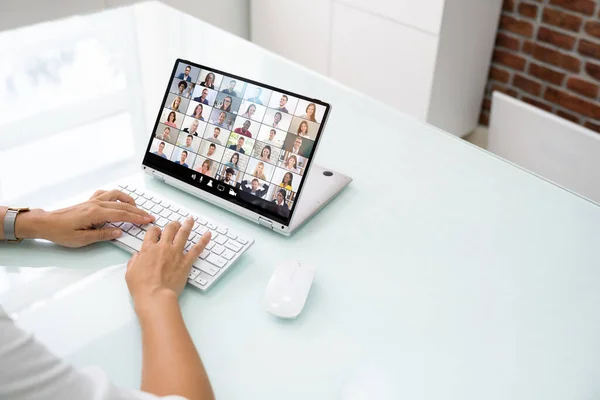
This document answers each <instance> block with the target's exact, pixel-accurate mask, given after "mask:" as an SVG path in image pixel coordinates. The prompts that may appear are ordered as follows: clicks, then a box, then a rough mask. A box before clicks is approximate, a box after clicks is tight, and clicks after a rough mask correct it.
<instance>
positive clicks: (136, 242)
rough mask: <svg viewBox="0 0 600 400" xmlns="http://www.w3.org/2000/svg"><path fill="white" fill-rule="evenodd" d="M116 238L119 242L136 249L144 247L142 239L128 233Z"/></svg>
mask: <svg viewBox="0 0 600 400" xmlns="http://www.w3.org/2000/svg"><path fill="white" fill-rule="evenodd" d="M115 240H116V241H117V242H120V243H123V244H124V245H127V246H129V247H131V248H132V249H133V250H135V251H140V249H141V248H142V243H143V242H142V241H141V240H140V239H138V238H136V237H133V236H131V235H129V234H127V233H125V234H123V235H121V236H119V237H118V238H116V239H115Z"/></svg>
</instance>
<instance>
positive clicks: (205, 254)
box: [200, 249, 210, 260]
mask: <svg viewBox="0 0 600 400" xmlns="http://www.w3.org/2000/svg"><path fill="white" fill-rule="evenodd" d="M209 254H210V251H208V250H206V249H204V250H203V251H202V254H200V258H201V259H202V260H204V259H205V258H206V257H208V255H209Z"/></svg>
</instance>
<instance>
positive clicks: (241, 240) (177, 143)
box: [115, 59, 352, 290]
mask: <svg viewBox="0 0 600 400" xmlns="http://www.w3.org/2000/svg"><path fill="white" fill-rule="evenodd" d="M330 112H331V106H330V105H329V104H328V103H326V102H324V101H322V100H319V99H315V98H312V97H310V96H307V95H303V94H299V93H293V92H291V91H289V90H286V89H283V88H277V87H274V86H271V85H268V84H266V83H263V82H257V81H254V80H252V79H248V78H246V77H243V76H238V75H234V74H231V73H228V72H225V71H220V70H217V69H215V68H212V67H210V66H205V65H201V64H197V63H194V62H191V61H188V60H182V59H177V60H176V61H175V64H174V66H173V70H172V72H171V76H170V77H169V80H168V84H167V88H166V91H165V95H164V97H163V100H162V104H161V107H160V110H159V112H158V116H157V118H156V122H155V124H154V129H153V130H152V134H151V137H150V140H149V143H148V147H147V149H146V153H145V156H144V160H143V162H142V169H143V170H144V171H145V172H146V173H148V174H150V175H152V176H153V177H155V178H158V179H160V180H162V181H164V182H165V183H166V184H168V185H171V186H174V187H177V188H179V189H181V190H183V191H185V192H188V193H190V194H192V195H194V196H196V197H198V198H200V199H203V200H205V201H208V202H210V203H212V204H215V205H217V206H219V207H222V208H224V209H227V210H229V211H231V212H233V213H235V214H237V215H239V216H241V217H244V218H246V219H249V220H251V221H253V222H255V223H256V224H259V225H261V226H262V227H265V228H268V229H271V230H273V231H275V232H278V233H280V234H283V235H288V236H289V235H291V234H292V233H293V232H294V231H296V230H297V229H298V228H299V227H300V226H302V225H303V224H304V223H305V222H306V221H307V220H309V219H310V217H311V216H313V215H314V214H315V213H316V212H317V211H319V210H320V209H321V208H322V207H324V206H325V205H326V204H327V203H328V202H330V201H331V200H332V199H333V198H334V197H335V196H336V195H337V194H338V193H340V192H341V191H342V189H343V188H344V187H346V186H347V185H348V184H349V183H350V182H351V180H352V179H351V178H349V177H348V176H346V175H343V174H341V173H337V172H334V171H330V170H327V169H326V168H323V167H319V166H316V165H314V164H313V160H314V157H315V153H316V151H317V148H318V145H319V142H320V141H321V138H322V135H323V131H324V128H325V124H326V122H327V118H328V117H329V114H330ZM120 189H121V190H123V191H124V192H127V193H128V194H130V195H132V196H134V198H135V199H136V203H138V206H141V207H143V208H145V209H146V210H147V211H149V212H151V213H153V214H154V215H156V216H157V221H156V222H155V224H157V225H159V226H161V225H163V226H164V224H166V223H168V222H169V221H173V220H183V218H186V217H187V216H188V215H189V214H190V213H189V212H187V211H186V210H183V209H182V208H181V207H179V206H177V205H173V204H172V202H170V201H168V199H167V200H164V199H159V197H158V196H156V195H154V194H150V193H145V192H143V191H141V190H139V189H137V188H134V187H131V186H126V185H125V186H121V188H120ZM140 203H143V204H140ZM194 218H195V219H196V221H197V223H196V224H195V226H194V231H193V233H194V232H195V233H197V234H198V235H200V234H201V233H203V232H205V231H206V230H209V229H210V230H212V231H213V241H211V245H209V247H210V249H207V250H206V251H205V252H204V253H203V255H202V256H201V258H200V259H199V261H198V265H194V269H193V270H192V273H191V274H190V280H189V282H190V283H192V284H193V285H195V286H197V287H199V288H201V289H203V290H205V289H207V288H208V287H210V286H211V284H212V283H213V282H214V281H216V280H217V278H218V277H219V276H221V275H222V272H224V271H225V270H226V269H227V268H228V267H229V266H230V265H231V264H233V263H234V262H235V260H236V259H237V258H238V257H239V256H240V255H241V254H242V253H243V252H245V251H246V250H247V249H248V248H249V247H250V246H251V245H252V243H253V242H254V240H253V239H252V238H251V235H249V234H245V235H241V234H239V233H238V232H239V230H237V229H236V230H234V229H231V227H225V226H223V224H219V223H218V222H217V221H211V220H210V218H206V217H203V216H194ZM161 227H162V226H161ZM125 228H127V230H128V231H127V233H128V235H122V236H121V237H120V238H119V239H117V240H116V241H115V243H116V244H118V245H120V247H123V248H125V249H126V250H128V251H138V250H139V248H141V240H142V239H143V236H144V234H145V227H143V226H142V227H136V226H132V227H129V226H125ZM197 238H199V236H197V237H196V239H197ZM194 239H195V238H194V237H193V235H192V236H191V237H190V240H189V242H190V245H191V244H193V243H194ZM196 241H197V240H196ZM213 242H214V244H213ZM215 248H216V251H213V249H215ZM215 253H218V254H215Z"/></svg>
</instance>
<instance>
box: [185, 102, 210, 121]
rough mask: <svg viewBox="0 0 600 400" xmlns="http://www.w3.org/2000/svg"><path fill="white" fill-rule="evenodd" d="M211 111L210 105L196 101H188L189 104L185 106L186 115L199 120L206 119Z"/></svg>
mask: <svg viewBox="0 0 600 400" xmlns="http://www.w3.org/2000/svg"><path fill="white" fill-rule="evenodd" d="M211 112H212V107H211V106H207V105H206V104H202V103H198V102H197V101H190V105H189V106H188V108H187V111H186V115H189V116H190V117H193V118H196V119H199V120H200V121H208V118H209V116H210V113H211Z"/></svg>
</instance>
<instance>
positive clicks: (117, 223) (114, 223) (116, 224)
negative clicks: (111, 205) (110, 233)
mask: <svg viewBox="0 0 600 400" xmlns="http://www.w3.org/2000/svg"><path fill="white" fill-rule="evenodd" d="M110 224H111V225H114V226H116V227H117V228H118V227H119V226H121V225H123V223H122V222H111V223H110Z"/></svg>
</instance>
